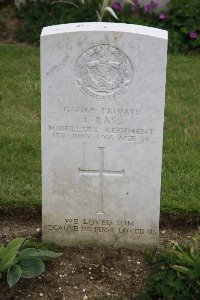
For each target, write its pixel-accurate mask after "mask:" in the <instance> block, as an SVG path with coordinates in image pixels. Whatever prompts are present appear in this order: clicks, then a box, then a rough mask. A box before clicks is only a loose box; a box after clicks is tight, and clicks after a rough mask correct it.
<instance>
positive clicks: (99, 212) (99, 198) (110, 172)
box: [78, 147, 124, 215]
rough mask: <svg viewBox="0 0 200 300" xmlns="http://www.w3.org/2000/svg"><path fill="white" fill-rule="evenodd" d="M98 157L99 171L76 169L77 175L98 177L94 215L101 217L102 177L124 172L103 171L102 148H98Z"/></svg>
mask: <svg viewBox="0 0 200 300" xmlns="http://www.w3.org/2000/svg"><path fill="white" fill-rule="evenodd" d="M98 149H99V157H100V168H99V170H84V169H81V168H79V167H78V170H79V175H98V176H99V186H98V211H97V212H96V214H98V215H101V214H105V213H104V208H103V176H104V175H114V176H123V175H124V170H121V171H109V170H105V169H104V147H98Z"/></svg>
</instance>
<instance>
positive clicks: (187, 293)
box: [137, 237, 200, 300]
mask: <svg viewBox="0 0 200 300" xmlns="http://www.w3.org/2000/svg"><path fill="white" fill-rule="evenodd" d="M194 240H195V243H193V244H192V245H188V246H180V245H179V244H177V243H174V245H175V246H174V247H173V249H171V250H168V251H165V252H163V253H161V254H160V255H157V256H156V257H151V256H147V258H148V261H149V263H150V265H151V266H152V270H153V274H154V275H153V276H152V278H151V280H150V281H149V283H148V284H147V285H146V289H145V291H144V292H143V293H142V294H140V295H138V297H137V299H138V300H139V299H140V300H151V299H155V300H156V299H166V300H168V299H170V300H197V299H200V249H199V241H200V239H199V237H197V238H194Z"/></svg>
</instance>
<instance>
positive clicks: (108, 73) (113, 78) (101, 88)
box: [76, 45, 133, 100]
mask: <svg viewBox="0 0 200 300" xmlns="http://www.w3.org/2000/svg"><path fill="white" fill-rule="evenodd" d="M76 72H77V76H78V78H77V83H78V86H79V88H80V90H81V91H82V93H83V94H85V95H86V96H89V97H91V98H93V99H95V100H114V99H117V98H119V97H121V96H122V95H124V94H125V93H126V92H127V91H128V87H129V86H130V83H131V81H132V79H133V69H132V64H131V62H130V60H129V58H128V56H127V55H126V54H124V53H123V52H122V51H121V50H119V49H117V48H115V47H112V46H110V45H99V46H95V47H92V48H90V49H88V50H86V51H84V52H83V53H82V54H81V55H80V57H79V58H78V60H77V62H76Z"/></svg>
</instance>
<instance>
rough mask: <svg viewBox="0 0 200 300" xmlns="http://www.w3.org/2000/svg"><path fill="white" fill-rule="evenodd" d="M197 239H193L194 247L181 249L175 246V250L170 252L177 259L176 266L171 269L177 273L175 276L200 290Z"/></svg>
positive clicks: (189, 246) (199, 257) (199, 258)
mask: <svg viewBox="0 0 200 300" xmlns="http://www.w3.org/2000/svg"><path fill="white" fill-rule="evenodd" d="M199 240H200V239H199V238H198V237H197V238H196V239H195V245H194V246H193V245H188V247H187V248H183V247H181V246H180V245H178V244H176V245H175V249H173V250H171V251H170V252H171V253H172V254H173V255H175V257H176V258H177V261H176V264H173V265H171V268H172V269H174V270H176V271H177V275H178V276H179V277H182V278H184V279H186V280H187V281H189V282H190V284H191V285H194V286H196V287H198V286H199V289H200V251H199V247H198V243H199Z"/></svg>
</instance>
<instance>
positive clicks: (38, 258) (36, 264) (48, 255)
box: [0, 238, 62, 287]
mask: <svg viewBox="0 0 200 300" xmlns="http://www.w3.org/2000/svg"><path fill="white" fill-rule="evenodd" d="M30 245H31V244H30V242H29V241H28V240H27V239H25V238H16V239H13V240H11V241H10V242H9V243H8V244H7V246H3V245H2V246H1V247H0V280H4V279H6V278H7V283H8V285H9V286H10V287H12V286H13V285H14V284H16V283H17V282H18V281H19V280H20V278H34V277H37V276H39V275H41V274H42V273H43V272H44V271H45V265H44V263H43V261H47V260H51V259H53V258H57V257H58V256H60V255H61V254H62V253H55V252H53V251H49V250H43V249H38V248H30Z"/></svg>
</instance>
